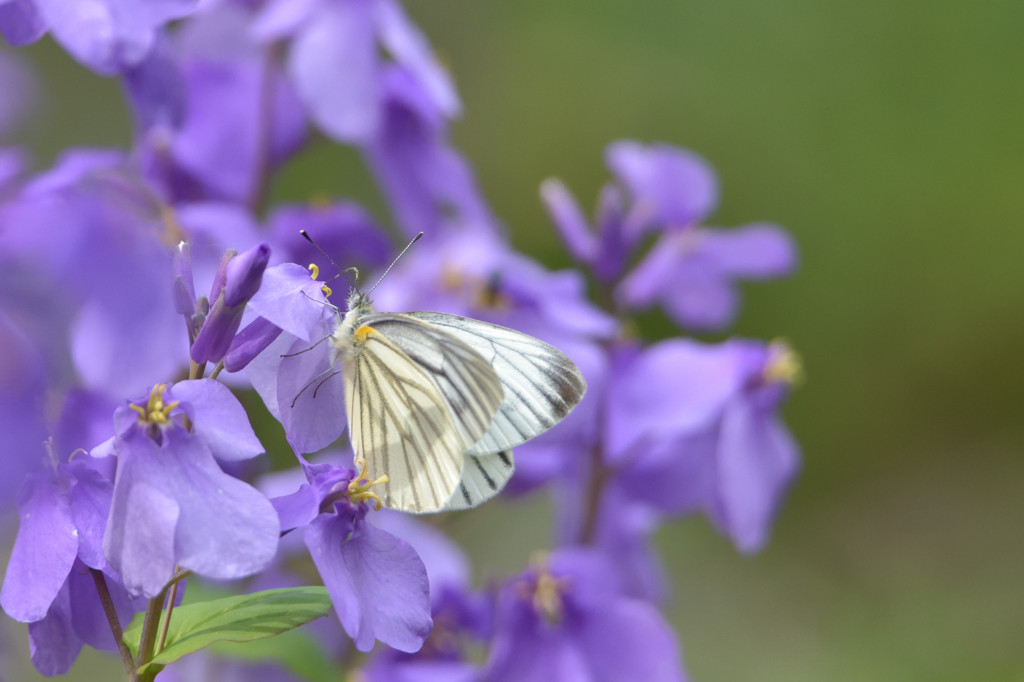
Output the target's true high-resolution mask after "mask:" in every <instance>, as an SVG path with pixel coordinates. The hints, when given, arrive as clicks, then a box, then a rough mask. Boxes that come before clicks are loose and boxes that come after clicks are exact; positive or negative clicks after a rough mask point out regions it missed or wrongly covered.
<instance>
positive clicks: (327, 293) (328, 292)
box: [320, 284, 334, 298]
mask: <svg viewBox="0 0 1024 682" xmlns="http://www.w3.org/2000/svg"><path fill="white" fill-rule="evenodd" d="M320 291H322V292H324V296H326V297H327V298H330V297H331V294H333V293H334V291H333V290H332V289H331V288H330V287H329V286H327V285H326V284H325V285H323V286H322V287H320Z"/></svg>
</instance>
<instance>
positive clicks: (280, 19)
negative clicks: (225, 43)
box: [252, 0, 322, 41]
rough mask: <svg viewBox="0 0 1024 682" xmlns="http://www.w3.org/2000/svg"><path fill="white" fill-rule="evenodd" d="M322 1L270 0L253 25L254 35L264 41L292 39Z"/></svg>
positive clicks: (261, 9)
mask: <svg viewBox="0 0 1024 682" xmlns="http://www.w3.org/2000/svg"><path fill="white" fill-rule="evenodd" d="M321 1H322V0H270V2H267V3H265V4H264V6H263V7H262V8H260V10H259V14H258V15H257V17H256V20H255V21H254V22H253V25H252V35H253V36H254V37H255V38H256V39H257V40H262V41H273V40H279V39H281V38H287V37H290V36H291V35H292V34H293V33H295V32H296V31H298V30H299V28H300V27H301V26H302V24H304V23H305V22H306V21H307V20H308V19H309V17H310V14H311V13H312V12H313V10H314V9H316V7H317V5H319V4H320V3H321Z"/></svg>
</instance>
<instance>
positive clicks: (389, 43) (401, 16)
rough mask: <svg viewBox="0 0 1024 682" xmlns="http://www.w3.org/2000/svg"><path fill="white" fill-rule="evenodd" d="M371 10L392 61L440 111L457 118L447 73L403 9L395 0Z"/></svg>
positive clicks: (457, 106)
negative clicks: (408, 74)
mask: <svg viewBox="0 0 1024 682" xmlns="http://www.w3.org/2000/svg"><path fill="white" fill-rule="evenodd" d="M374 10H375V13H376V19H377V26H378V30H379V31H380V39H381V42H382V43H383V44H384V46H385V47H386V48H387V49H388V51H389V52H390V53H391V54H392V56H394V58H395V60H396V61H398V62H399V63H400V64H402V66H404V67H405V68H406V69H408V70H409V71H410V72H411V73H413V74H415V76H416V77H417V78H418V79H419V81H420V82H421V83H422V84H423V87H424V89H425V90H426V91H427V92H428V93H430V96H431V98H432V99H433V100H434V104H435V105H436V106H437V108H438V109H439V110H440V111H442V112H444V113H445V115H447V116H458V114H459V111H460V109H461V104H460V103H459V96H458V94H457V93H456V92H455V86H454V85H452V82H451V78H450V77H449V76H448V72H447V71H445V70H444V68H442V66H441V65H440V64H439V63H438V61H437V59H436V58H435V57H434V53H433V51H432V50H431V49H430V44H429V43H428V42H427V39H426V38H425V37H424V36H423V33H422V32H421V31H420V30H419V29H418V28H417V27H416V25H415V24H413V23H412V22H411V21H410V20H409V17H408V16H406V14H405V10H404V9H402V6H401V5H400V4H399V3H398V2H395V0H377V2H376V3H374Z"/></svg>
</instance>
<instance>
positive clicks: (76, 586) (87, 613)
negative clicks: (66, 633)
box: [68, 562, 146, 651]
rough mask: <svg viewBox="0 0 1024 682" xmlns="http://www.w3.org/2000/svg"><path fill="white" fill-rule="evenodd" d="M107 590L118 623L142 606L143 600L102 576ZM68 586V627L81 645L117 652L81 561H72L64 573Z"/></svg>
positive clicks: (97, 597) (89, 575) (127, 620)
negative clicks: (68, 573) (69, 569)
mask: <svg viewBox="0 0 1024 682" xmlns="http://www.w3.org/2000/svg"><path fill="white" fill-rule="evenodd" d="M103 579H104V581H105V582H106V584H107V591H108V592H109V593H110V598H111V601H112V602H113V603H114V609H115V611H116V612H117V615H118V620H119V621H120V622H121V623H122V626H126V625H127V624H128V623H129V622H131V619H132V615H133V614H135V613H136V612H137V611H141V610H142V609H144V608H145V606H146V604H145V600H143V599H141V598H140V599H136V600H133V599H131V597H129V596H128V593H127V592H125V589H124V587H122V586H121V585H120V584H119V583H118V582H117V581H116V580H115V579H113V578H111V577H110V576H109V575H104V576H103ZM68 588H69V590H68V591H69V594H70V596H71V627H72V629H73V630H74V632H75V634H76V635H77V636H78V638H79V639H81V640H82V641H83V642H84V643H85V644H87V645H88V646H91V647H92V648H94V649H99V650H100V651H117V643H116V642H115V641H114V637H113V634H112V633H111V632H110V623H109V622H108V621H107V616H106V613H105V612H104V611H103V605H102V603H101V602H100V598H99V593H98V592H97V591H96V583H95V581H94V580H93V577H92V574H91V573H90V572H89V570H88V568H87V567H86V566H85V565H84V564H82V563H81V562H75V566H74V568H72V569H71V575H69V576H68Z"/></svg>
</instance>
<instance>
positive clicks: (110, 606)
mask: <svg viewBox="0 0 1024 682" xmlns="http://www.w3.org/2000/svg"><path fill="white" fill-rule="evenodd" d="M89 573H90V574H91V575H92V581H93V582H94V583H96V591H97V592H98V593H99V595H100V604H102V605H103V613H104V614H105V615H106V617H107V622H108V623H109V624H110V632H111V633H112V634H113V635H114V641H115V642H116V643H117V651H118V653H119V654H121V662H122V663H124V669H125V671H126V672H127V673H128V674H129V675H134V674H135V660H134V659H133V658H132V652H131V650H129V649H128V645H127V644H125V643H124V631H123V630H122V629H121V621H119V620H118V619H117V609H116V608H114V600H113V599H111V597H110V590H109V589H108V588H107V581H106V579H105V578H104V577H103V572H102V571H97V570H96V569H95V568H90V569H89Z"/></svg>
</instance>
